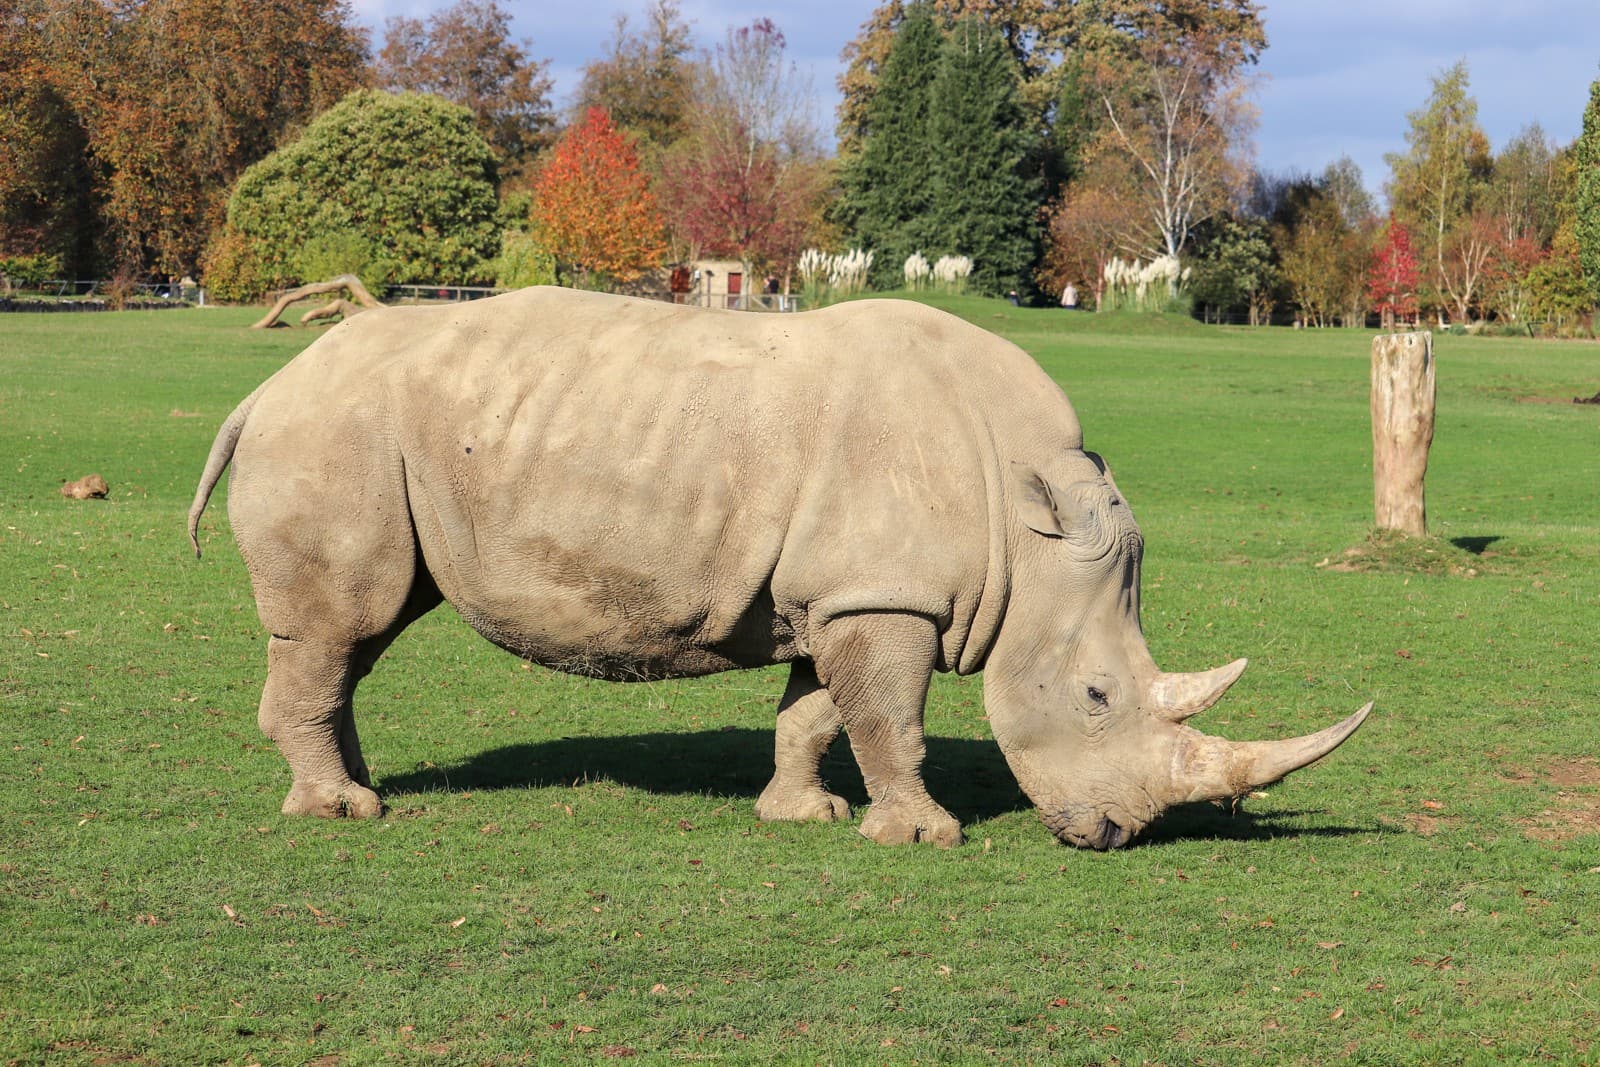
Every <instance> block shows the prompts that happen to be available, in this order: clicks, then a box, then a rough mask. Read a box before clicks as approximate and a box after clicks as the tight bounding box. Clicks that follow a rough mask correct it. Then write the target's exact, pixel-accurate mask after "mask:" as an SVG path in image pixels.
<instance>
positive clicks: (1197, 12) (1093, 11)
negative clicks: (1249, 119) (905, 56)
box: [838, 0, 1267, 159]
mask: <svg viewBox="0 0 1600 1067" xmlns="http://www.w3.org/2000/svg"><path fill="white" fill-rule="evenodd" d="M919 4H926V5H928V6H930V7H931V8H932V10H933V13H934V16H935V18H937V19H940V20H942V21H954V20H956V19H959V18H963V17H972V18H977V19H981V20H982V21H983V23H984V24H985V25H986V26H989V27H992V28H993V29H994V30H995V32H996V33H998V34H999V35H1000V37H1001V40H1002V41H1003V42H1004V44H1005V47H1006V49H1007V50H1008V51H1009V52H1010V53H1011V56H1012V58H1013V59H1015V60H1016V63H1017V68H1016V69H1017V70H1018V72H1019V75H1020V83H1019V85H1018V92H1019V97H1020V100H1021V103H1022V107H1023V110H1024V112H1025V113H1026V122H1027V124H1028V125H1029V126H1030V128H1034V129H1036V130H1042V129H1043V128H1044V126H1045V125H1046V123H1047V120H1048V118H1049V113H1050V110H1051V106H1052V105H1053V104H1055V103H1057V102H1058V101H1059V99H1060V96H1061V93H1062V91H1063V87H1062V77H1063V72H1064V69H1065V67H1066V66H1067V65H1069V64H1070V63H1071V62H1072V61H1073V60H1074V58H1075V57H1077V56H1078V55H1079V54H1080V53H1081V51H1082V50H1084V49H1092V50H1102V49H1107V48H1110V49H1118V48H1131V47H1132V46H1134V44H1135V43H1136V42H1139V41H1145V40H1149V39H1151V38H1155V37H1163V38H1167V39H1177V38H1185V39H1188V40H1190V41H1192V42H1193V43H1194V45H1195V47H1204V48H1206V49H1208V50H1209V51H1210V52H1211V54H1212V55H1213V56H1214V57H1215V59H1216V61H1217V62H1218V63H1219V64H1220V65H1222V66H1225V67H1230V68H1231V67H1237V66H1240V65H1248V64H1253V63H1254V62H1255V61H1256V58H1257V57H1258V56H1259V55H1260V53H1261V51H1262V49H1264V48H1266V46H1267V37H1266V30H1265V27H1264V26H1263V24H1262V21H1261V12H1260V8H1259V6H1258V5H1257V4H1256V3H1255V2H1254V0H1162V2H1161V3H1152V2H1151V0H1095V2H1094V3H1062V2H1061V0H912V2H907V0H884V2H882V3H879V4H878V5H877V6H876V7H875V8H873V9H872V12H871V13H870V14H869V15H868V16H867V19H866V21H865V22H863V23H862V26H861V30H860V32H859V33H858V34H857V35H856V37H855V38H854V39H853V40H852V41H851V42H850V43H849V44H847V45H846V46H845V49H844V56H843V58H844V60H845V71H844V73H843V74H842V75H841V76H840V78H839V88H840V90H841V92H842V96H843V98H842V99H841V101H840V103H839V112H838V115H839V124H838V141H839V155H840V157H841V158H844V159H848V158H849V157H850V156H852V155H853V154H855V152H856V151H858V150H859V149H860V148H861V145H862V143H863V141H864V140H865V138H866V136H867V134H868V132H869V130H870V128H871V122H870V119H869V109H870V105H871V100H872V97H873V95H874V94H875V93H876V91H877V87H878V79H879V77H880V76H881V75H882V73H883V70H884V65H885V63H886V61H887V57H888V54H889V52H890V49H891V47H892V42H893V40H894V37H895V33H896V31H897V30H898V29H899V27H900V25H901V22H902V20H903V19H905V18H906V17H907V16H908V14H909V12H910V11H911V9H912V8H914V7H916V6H919Z"/></svg>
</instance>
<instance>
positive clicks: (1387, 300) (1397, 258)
mask: <svg viewBox="0 0 1600 1067" xmlns="http://www.w3.org/2000/svg"><path fill="white" fill-rule="evenodd" d="M1418 280H1419V274H1418V270H1417V255H1416V253H1415V252H1413V251H1412V250H1411V234H1410V232H1409V231H1408V230H1407V229H1406V228H1405V226H1404V225H1403V224H1402V223H1399V222H1397V221H1395V219H1394V217H1393V216H1392V215H1391V216H1390V217H1389V223H1388V225H1386V226H1385V227H1384V229H1383V243H1382V244H1380V245H1379V246H1378V254H1377V256H1376V258H1375V259H1374V260H1373V264H1372V272H1371V273H1370V274H1368V275H1367V297H1368V298H1369V299H1370V300H1371V301H1372V306H1373V308H1374V310H1376V311H1377V312H1378V314H1379V315H1380V316H1381V317H1382V319H1383V328H1384V329H1386V330H1387V329H1392V328H1393V327H1394V324H1395V322H1396V320H1399V321H1401V322H1411V323H1415V322H1416V318H1417V283H1418Z"/></svg>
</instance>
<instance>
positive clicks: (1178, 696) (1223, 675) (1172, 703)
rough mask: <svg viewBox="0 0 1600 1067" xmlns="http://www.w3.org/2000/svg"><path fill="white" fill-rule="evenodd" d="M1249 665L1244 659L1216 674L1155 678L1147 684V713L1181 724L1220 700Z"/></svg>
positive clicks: (1165, 675)
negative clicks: (1148, 705) (1148, 711)
mask: <svg viewBox="0 0 1600 1067" xmlns="http://www.w3.org/2000/svg"><path fill="white" fill-rule="evenodd" d="M1249 664H1250V661H1249V660H1247V659H1236V660H1234V661H1233V662H1232V663H1230V664H1228V665H1227V666H1225V667H1218V668H1216V669H1215V670H1209V671H1197V672H1195V673H1194V674H1165V673H1162V674H1158V675H1156V677H1155V681H1153V682H1151V683H1150V710H1151V712H1152V713H1153V714H1155V715H1158V716H1160V717H1161V718H1163V719H1169V720H1171V721H1172V722H1183V721H1184V720H1185V719H1187V718H1189V716H1191V715H1196V714H1199V713H1200V712H1202V711H1205V710H1206V709H1207V708H1209V707H1210V706H1211V705H1213V704H1215V703H1216V702H1217V701H1219V700H1221V699H1222V694H1223V693H1226V692H1227V691H1228V687H1229V686H1230V685H1232V684H1233V683H1234V682H1236V681H1238V680H1239V675H1241V674H1243V673H1244V669H1245V667H1247V666H1249Z"/></svg>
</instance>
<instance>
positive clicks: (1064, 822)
mask: <svg viewBox="0 0 1600 1067" xmlns="http://www.w3.org/2000/svg"><path fill="white" fill-rule="evenodd" d="M1053 473H1057V477H1056V478H1055V480H1047V479H1046V477H1045V476H1043V475H1041V474H1040V473H1039V472H1038V471H1036V470H1034V469H1032V468H1029V467H1026V466H1023V465H1021V464H1017V465H1015V466H1014V467H1013V470H1012V476H1013V477H1012V485H1011V494H1010V495H1011V498H1012V503H1013V507H1014V510H1015V514H1016V516H1017V518H1018V519H1019V520H1020V525H1019V526H1018V527H1016V528H1015V530H1014V533H1013V544H1012V558H1013V566H1012V586H1011V597H1010V603H1009V604H1008V606H1007V608H1006V615H1005V622H1004V625H1003V626H1002V628H1001V632H1000V635H999V637H998V639H997V641H996V644H995V646H994V649H993V651H992V652H991V654H990V658H989V664H988V666H987V667H986V669H985V682H984V685H985V704H986V705H987V708H988V712H989V719H990V723H991V726H992V728H993V730H994V734H995V738H996V740H997V741H998V742H999V744H1000V747H1001V749H1002V751H1003V752H1004V753H1005V756H1006V761H1007V762H1008V763H1009V764H1010V765H1011V769H1012V772H1013V773H1014V774H1015V775H1016V777H1017V782H1018V784H1020V785H1021V786H1022V789H1023V791H1024V792H1025V793H1027V794H1028V797H1029V798H1030V799H1031V800H1032V801H1033V802H1034V804H1035V806H1037V808H1038V809H1039V814H1040V817H1041V818H1042V819H1043V820H1044V822H1045V825H1046V826H1048V827H1049V828H1050V830H1051V831H1052V832H1053V833H1055V835H1056V836H1057V837H1059V838H1060V839H1061V840H1062V841H1065V842H1067V843H1068V844H1071V845H1077V846H1080V847H1087V848H1097V849H1105V848H1118V847H1120V846H1122V845H1125V844H1127V843H1128V842H1129V841H1131V840H1132V839H1133V838H1134V836H1135V835H1137V834H1138V833H1139V832H1140V831H1141V830H1143V829H1144V828H1145V827H1146V826H1147V825H1149V823H1150V822H1151V821H1152V820H1154V819H1155V818H1156V817H1157V816H1158V815H1160V814H1161V812H1162V811H1164V810H1166V809H1167V808H1169V807H1171V806H1172V805H1174V804H1182V803H1186V802H1190V801H1197V800H1221V799H1225V798H1231V797H1237V796H1241V795H1243V794H1245V793H1247V792H1249V791H1250V790H1251V789H1255V788H1258V787H1260V786H1262V785H1266V784H1267V783H1269V782H1274V781H1277V780H1278V779H1279V778H1282V777H1283V776H1284V775H1286V774H1288V773H1289V772H1290V771H1293V770H1296V769H1298V768H1300V767H1304V766H1306V765H1307V764H1309V763H1311V762H1313V761H1315V760H1317V759H1319V758H1321V757H1322V756H1325V755H1327V754H1328V753H1329V752H1331V751H1332V750H1333V749H1334V748H1336V747H1338V745H1339V744H1340V743H1341V742H1342V741H1344V739H1345V738H1347V737H1349V736H1350V735H1351V734H1352V733H1354V732H1355V730H1356V728H1357V727H1358V726H1360V725H1361V723H1362V720H1363V719H1365V718H1366V715H1367V712H1368V711H1369V710H1370V709H1371V707H1372V705H1371V704H1368V705H1367V706H1366V707H1364V708H1362V709H1361V710H1360V711H1358V712H1356V713H1355V714H1354V715H1352V716H1350V717H1349V718H1348V719H1346V720H1344V721H1343V722H1341V723H1339V724H1338V725H1336V726H1331V727H1329V728H1328V729H1326V730H1323V731H1321V732H1320V733H1316V734H1311V735H1309V736H1306V737H1298V738H1293V739H1291V740H1286V741H1247V742H1232V741H1226V740H1223V739H1222V738H1218V737H1211V736H1208V735H1206V734H1203V733H1201V732H1199V731H1198V730H1195V729H1193V728H1191V727H1189V726H1186V725H1185V724H1184V720H1186V719H1188V718H1189V717H1190V716H1192V715H1194V714H1195V713H1196V712H1200V711H1203V710H1205V709H1206V708H1208V707H1210V706H1211V705H1212V704H1214V703H1216V701H1217V700H1218V699H1219V698H1220V697H1221V696H1222V694H1223V693H1224V692H1226V691H1227V689H1228V687H1229V686H1230V685H1232V684H1233V683H1234V681H1235V680H1236V679H1237V678H1238V677H1239V675H1240V674H1241V673H1242V672H1243V671H1244V668H1245V661H1244V660H1242V659H1241V660H1236V661H1234V662H1233V663H1230V664H1228V665H1227V666H1225V667H1218V668H1217V669H1215V670H1212V671H1205V672H1202V673H1198V674H1167V673H1165V672H1163V671H1161V670H1159V669H1158V668H1157V667H1156V665H1155V662H1154V661H1153V660H1152V659H1151V657H1150V652H1149V649H1148V648H1147V647H1146V645H1145V641H1144V634H1143V632H1142V631H1141V630H1140V627H1139V565H1140V560H1141V557H1142V555H1143V551H1144V549H1143V539H1142V537H1141V536H1140V533H1139V526H1138V524H1137V523H1136V522H1134V520H1133V515H1132V514H1131V513H1130V512H1129V510H1128V506H1127V503H1126V502H1125V501H1124V500H1123V499H1122V496H1121V494H1120V493H1119V492H1118V491H1117V488H1116V485H1115V483H1113V482H1112V481H1111V480H1110V477H1109V475H1107V474H1106V473H1105V469H1104V466H1103V464H1101V463H1100V462H1099V459H1098V457H1096V456H1094V455H1093V454H1092V453H1077V454H1074V455H1073V456H1071V457H1068V461H1067V462H1065V463H1063V464H1062V465H1061V470H1060V471H1059V472H1053ZM1062 475H1065V477H1062Z"/></svg>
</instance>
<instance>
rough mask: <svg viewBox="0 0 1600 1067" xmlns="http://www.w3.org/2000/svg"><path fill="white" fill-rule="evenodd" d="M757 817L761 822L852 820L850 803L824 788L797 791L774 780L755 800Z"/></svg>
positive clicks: (803, 788)
mask: <svg viewBox="0 0 1600 1067" xmlns="http://www.w3.org/2000/svg"><path fill="white" fill-rule="evenodd" d="M756 818H758V819H760V820H761V821H762V822H841V821H843V820H846V819H848V818H850V802H849V801H847V800H845V798H844V797H841V796H835V795H834V794H832V793H829V792H827V791H826V790H824V789H823V788H822V787H821V786H810V787H800V788H796V787H792V786H787V785H780V784H779V783H778V781H777V779H773V780H772V781H771V782H769V783H767V787H766V788H765V789H763V790H762V791H761V795H760V796H759V797H757V798H756Z"/></svg>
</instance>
